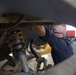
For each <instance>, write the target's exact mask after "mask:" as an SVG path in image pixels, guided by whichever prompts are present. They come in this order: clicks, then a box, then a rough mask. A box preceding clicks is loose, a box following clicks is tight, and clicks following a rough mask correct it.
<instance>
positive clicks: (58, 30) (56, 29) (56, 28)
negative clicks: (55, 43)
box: [52, 24, 66, 38]
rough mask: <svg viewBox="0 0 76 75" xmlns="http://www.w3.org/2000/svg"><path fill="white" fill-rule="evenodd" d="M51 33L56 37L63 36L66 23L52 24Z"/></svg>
mask: <svg viewBox="0 0 76 75" xmlns="http://www.w3.org/2000/svg"><path fill="white" fill-rule="evenodd" d="M52 33H53V34H54V35H55V36H57V37H58V38H63V37H64V36H65V35H66V24H59V25H53V26H52Z"/></svg>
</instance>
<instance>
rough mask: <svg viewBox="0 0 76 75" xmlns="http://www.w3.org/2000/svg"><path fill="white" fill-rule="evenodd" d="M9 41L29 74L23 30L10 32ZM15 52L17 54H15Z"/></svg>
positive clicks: (16, 56) (24, 69) (15, 55)
mask: <svg viewBox="0 0 76 75" xmlns="http://www.w3.org/2000/svg"><path fill="white" fill-rule="evenodd" d="M9 37H10V38H9V40H10V43H11V46H12V49H13V50H12V51H13V54H14V57H15V58H19V60H20V62H21V65H22V68H23V71H24V72H29V68H28V65H27V59H26V56H25V52H24V50H25V43H24V40H23V36H22V34H21V30H20V29H19V28H17V29H14V30H12V31H10V32H9ZM14 52H15V53H14Z"/></svg>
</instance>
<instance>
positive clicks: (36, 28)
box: [31, 25, 46, 37]
mask: <svg viewBox="0 0 76 75" xmlns="http://www.w3.org/2000/svg"><path fill="white" fill-rule="evenodd" d="M31 28H32V30H33V31H35V32H36V33H37V34H38V35H39V36H41V37H42V36H45V35H46V31H45V28H44V27H43V26H42V25H32V26H31Z"/></svg>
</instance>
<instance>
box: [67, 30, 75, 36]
mask: <svg viewBox="0 0 76 75" xmlns="http://www.w3.org/2000/svg"><path fill="white" fill-rule="evenodd" d="M67 36H69V37H75V30H68V31H67Z"/></svg>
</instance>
